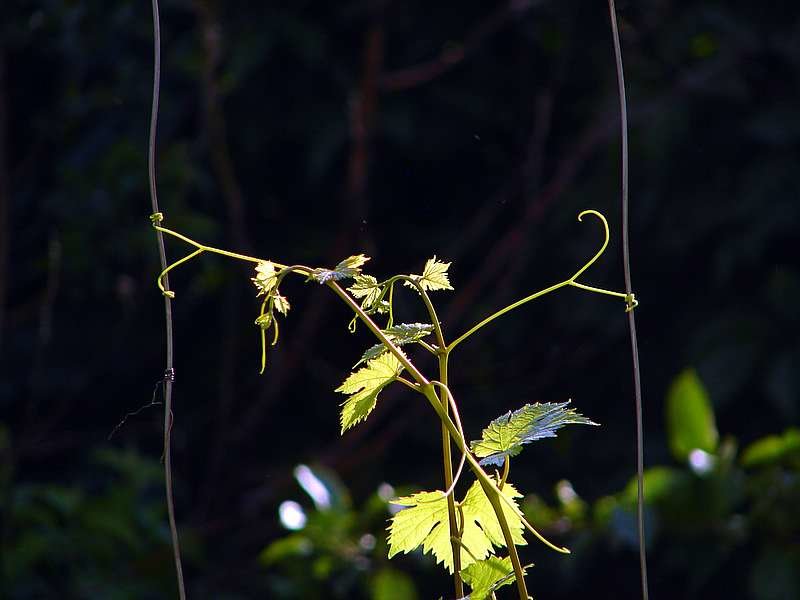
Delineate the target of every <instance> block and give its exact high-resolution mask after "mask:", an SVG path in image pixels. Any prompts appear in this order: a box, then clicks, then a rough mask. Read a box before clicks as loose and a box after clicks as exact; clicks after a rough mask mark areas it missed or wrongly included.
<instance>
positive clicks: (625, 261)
mask: <svg viewBox="0 0 800 600" xmlns="http://www.w3.org/2000/svg"><path fill="white" fill-rule="evenodd" d="M608 13H609V17H610V19H611V37H612V38H613V42H614V61H615V66H616V71H617V93H618V94H619V112H620V134H621V137H622V198H621V202H622V267H623V272H624V277H625V293H626V294H627V295H628V296H629V297H633V291H632V289H633V288H632V284H631V265H630V245H629V241H628V230H629V227H628V204H629V203H628V193H629V172H628V106H627V100H626V94H625V73H624V70H623V68H622V48H621V45H620V41H619V27H618V25H617V10H616V7H615V5H614V0H608ZM633 313H634V311H633V310H628V331H629V333H630V340H631V360H632V364H633V389H634V402H635V405H636V493H637V497H636V526H637V533H638V537H639V573H640V575H641V581H642V598H643V599H644V600H648V598H649V596H650V594H649V591H648V586H647V552H646V549H645V530H644V427H643V425H642V380H641V372H640V370H639V345H638V343H637V340H636V317H635V316H634V314H633Z"/></svg>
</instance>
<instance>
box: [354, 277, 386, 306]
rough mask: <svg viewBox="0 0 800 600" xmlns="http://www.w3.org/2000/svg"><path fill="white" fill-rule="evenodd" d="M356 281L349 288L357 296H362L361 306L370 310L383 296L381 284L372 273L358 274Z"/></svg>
mask: <svg viewBox="0 0 800 600" xmlns="http://www.w3.org/2000/svg"><path fill="white" fill-rule="evenodd" d="M354 279H355V283H353V285H351V286H350V287H349V288H347V289H348V290H350V293H351V294H353V297H355V298H361V299H362V300H361V308H363V309H364V310H369V309H371V308H372V306H373V305H374V304H375V303H376V302H377V301H378V299H379V298H380V297H381V291H382V288H381V286H379V285H378V280H377V279H375V278H374V277H373V276H372V275H356V276H355V277H354Z"/></svg>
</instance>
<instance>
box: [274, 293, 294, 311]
mask: <svg viewBox="0 0 800 600" xmlns="http://www.w3.org/2000/svg"><path fill="white" fill-rule="evenodd" d="M273 306H274V307H275V310H277V311H278V312H279V313H281V314H282V315H285V314H286V313H288V312H289V309H290V308H291V306H290V305H289V301H288V300H287V299H286V296H281V295H280V294H278V293H276V294H275V296H274V298H273Z"/></svg>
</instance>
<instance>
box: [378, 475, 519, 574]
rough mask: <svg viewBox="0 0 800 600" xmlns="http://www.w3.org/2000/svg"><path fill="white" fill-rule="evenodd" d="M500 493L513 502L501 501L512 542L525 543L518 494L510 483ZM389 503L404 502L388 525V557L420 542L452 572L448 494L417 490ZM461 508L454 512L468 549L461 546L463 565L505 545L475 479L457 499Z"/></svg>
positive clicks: (417, 545) (409, 550)
mask: <svg viewBox="0 0 800 600" xmlns="http://www.w3.org/2000/svg"><path fill="white" fill-rule="evenodd" d="M502 493H503V494H504V495H505V496H506V498H508V500H509V502H510V503H511V504H512V505H513V506H514V508H513V509H512V508H511V507H510V506H507V505H506V504H505V503H503V512H504V514H505V517H506V520H507V521H508V526H509V529H510V530H511V533H512V538H513V540H514V544H516V545H524V544H525V543H526V542H525V539H524V538H523V537H522V530H523V527H524V525H523V524H522V521H521V519H520V512H519V509H518V508H517V504H516V501H515V500H514V499H515V498H519V497H520V496H521V494H520V493H519V492H517V490H516V489H515V488H514V486H512V485H511V484H510V483H506V484H505V485H504V486H503V490H502ZM392 504H398V505H400V506H406V507H408V508H405V509H403V510H401V511H400V512H399V513H397V514H396V515H395V516H394V517H393V518H392V522H391V524H390V525H389V558H391V557H392V556H394V555H395V554H398V553H400V552H406V553H408V552H413V551H414V550H416V549H417V548H418V547H419V546H420V545H421V546H422V549H423V551H424V552H425V553H426V554H428V553H431V552H432V553H433V555H434V556H435V557H436V562H440V563H444V566H445V567H446V568H447V569H448V571H450V572H451V573H452V572H453V546H452V544H451V542H450V526H449V522H448V516H447V498H446V497H445V495H444V493H443V492H440V491H436V492H420V493H418V494H414V495H412V496H407V497H405V498H398V499H397V500H393V501H392ZM460 504H461V510H459V511H458V512H457V513H456V515H457V517H458V519H459V521H460V519H461V515H463V519H464V520H463V523H459V524H458V526H459V528H461V529H463V532H462V536H461V543H462V544H463V546H464V547H466V548H468V549H469V552H467V551H466V550H464V548H461V565H462V567H466V566H468V565H470V564H472V563H474V562H475V561H476V560H483V559H484V558H486V557H487V556H488V555H489V554H491V553H492V552H493V546H498V547H503V546H505V545H506V543H505V539H504V537H503V531H502V529H501V528H500V523H499V522H498V520H497V516H496V515H495V513H494V509H493V508H492V504H491V503H490V502H489V498H487V497H486V494H485V493H484V491H483V488H481V485H480V483H478V482H477V481H475V482H474V483H473V484H472V486H471V487H470V488H469V490H468V491H467V495H466V496H465V497H464V500H463V501H462V502H461V503H460Z"/></svg>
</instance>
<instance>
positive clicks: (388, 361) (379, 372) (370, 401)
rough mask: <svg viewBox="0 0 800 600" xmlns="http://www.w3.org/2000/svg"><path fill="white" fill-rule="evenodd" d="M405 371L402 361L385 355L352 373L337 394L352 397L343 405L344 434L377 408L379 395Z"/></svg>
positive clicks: (390, 355)
mask: <svg viewBox="0 0 800 600" xmlns="http://www.w3.org/2000/svg"><path fill="white" fill-rule="evenodd" d="M402 370H403V367H402V365H401V364H400V361H399V360H397V358H395V356H394V355H393V354H384V355H382V356H379V357H378V358H375V359H373V360H371V361H369V362H368V363H367V366H366V367H363V368H361V369H359V370H358V371H355V372H354V373H351V374H350V376H349V377H348V378H347V379H345V380H344V382H343V383H342V385H340V386H339V387H338V388H336V391H337V392H341V393H342V394H348V395H349V396H350V397H349V398H348V399H347V400H345V401H344V403H343V404H342V413H341V425H342V433H344V432H345V431H347V430H348V429H349V428H350V427H352V426H353V425H355V424H356V423H358V422H359V421H363V420H364V419H366V418H367V416H369V414H370V413H371V412H372V410H373V409H374V408H375V403H376V401H377V399H378V393H380V391H381V390H382V389H383V388H384V387H386V386H387V385H388V384H390V383H391V382H393V381H394V380H395V379H397V377H398V375H400V371H402Z"/></svg>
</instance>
